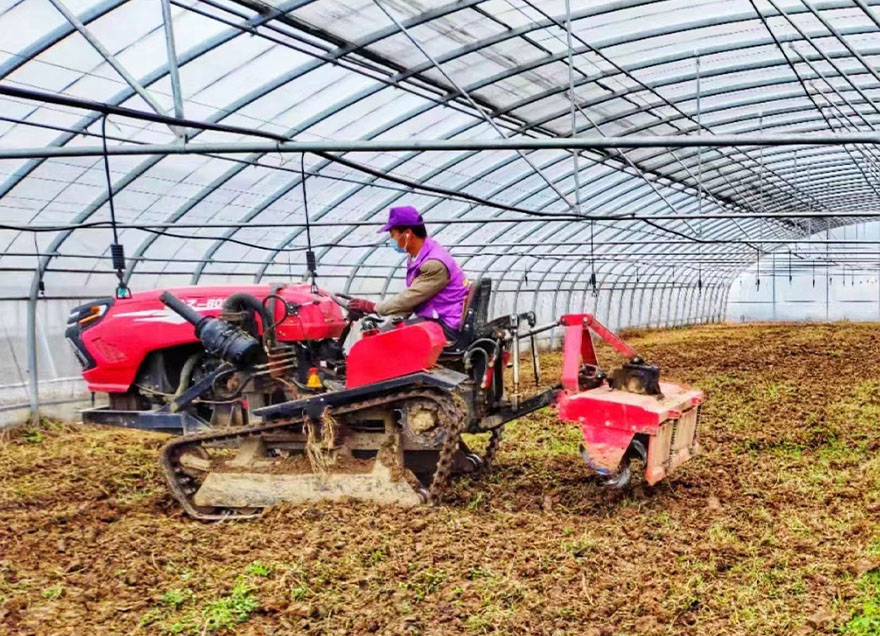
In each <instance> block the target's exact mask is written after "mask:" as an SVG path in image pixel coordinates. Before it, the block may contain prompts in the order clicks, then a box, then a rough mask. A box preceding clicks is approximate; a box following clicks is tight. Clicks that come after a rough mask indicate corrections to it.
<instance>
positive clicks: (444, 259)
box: [406, 237, 469, 329]
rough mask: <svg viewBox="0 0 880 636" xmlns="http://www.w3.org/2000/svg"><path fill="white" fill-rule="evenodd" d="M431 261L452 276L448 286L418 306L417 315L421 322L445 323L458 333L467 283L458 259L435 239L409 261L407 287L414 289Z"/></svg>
mask: <svg viewBox="0 0 880 636" xmlns="http://www.w3.org/2000/svg"><path fill="white" fill-rule="evenodd" d="M430 259H433V260H437V261H440V262H441V263H443V265H444V266H445V267H446V271H447V272H449V283H448V284H447V285H446V287H444V288H443V289H442V290H440V292H439V293H437V294H436V295H435V296H433V297H432V298H429V299H428V300H426V301H425V302H423V303H421V304H420V305H416V308H415V310H414V313H415V314H416V315H417V316H421V317H422V318H433V319H435V320H438V319H439V320H442V321H443V322H444V323H445V324H446V326H448V327H451V328H452V329H458V328H459V326H460V324H461V311H462V309H463V308H464V301H465V299H467V295H468V291H469V285H468V281H467V278H466V277H465V275H464V272H463V271H461V268H460V267H459V266H458V263H456V262H455V259H454V258H452V256H450V255H449V252H447V251H446V250H445V249H443V246H441V245H440V244H439V243H438V242H437V241H435V240H434V239H432V238H430V237H429V238H426V239H425V244H424V245H423V246H422V249H421V251H419V255H418V256H416V257H415V258H414V259H413V260H411V261H407V264H406V286H407V287H409V286H410V285H412V282H413V280H415V278H416V276H418V275H419V273H420V272H421V271H422V263H424V262H425V261H427V260H430Z"/></svg>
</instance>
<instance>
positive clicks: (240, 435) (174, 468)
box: [159, 389, 467, 521]
mask: <svg viewBox="0 0 880 636" xmlns="http://www.w3.org/2000/svg"><path fill="white" fill-rule="evenodd" d="M413 398H419V399H429V400H432V401H434V402H435V403H437V404H439V405H440V406H441V408H442V410H443V416H442V417H441V422H440V424H441V426H443V427H444V428H445V429H446V431H447V435H446V439H445V440H444V442H443V445H442V447H441V449H440V455H439V457H438V459H437V469H436V471H435V472H434V478H433V479H432V481H431V486H430V488H429V493H430V497H431V501H432V502H436V501H438V500H439V499H440V497H442V495H443V492H444V491H445V489H446V488H447V487H448V485H449V481H450V478H451V469H452V463H453V461H452V460H453V459H454V456H455V452H456V451H457V450H458V445H459V441H460V439H461V433H462V431H463V430H464V427H465V424H466V420H467V409H466V406H465V403H464V400H462V399H461V397H460V396H458V395H456V394H454V393H447V392H444V391H438V390H431V389H419V390H412V391H403V392H400V393H393V394H391V395H386V396H383V397H379V398H373V399H370V400H361V401H359V402H353V403H351V404H348V405H345V406H340V407H337V408H335V409H333V410H332V411H331V413H332V415H334V416H337V415H345V414H347V413H354V412H356V411H360V410H365V409H372V408H376V407H377V406H386V405H389V404H393V403H395V402H405V401H407V400H411V399H413ZM305 419H306V418H296V419H288V420H285V421H283V422H272V423H270V424H262V425H259V426H248V427H245V428H237V429H233V430H229V431H224V432H219V433H218V432H215V431H209V432H206V433H194V434H192V435H184V436H181V437H178V438H176V439H173V440H171V441H170V442H168V443H167V444H166V445H165V446H164V447H163V448H162V452H161V455H160V458H159V465H160V467H161V469H162V473H163V474H164V476H165V481H166V482H167V484H168V489H169V490H170V491H171V494H172V496H173V497H174V498H175V499H176V500H177V501H178V502H179V503H180V505H181V506H182V507H183V509H184V511H185V512H186V513H187V514H188V515H189V516H190V517H192V518H194V519H198V520H200V521H226V520H246V519H254V518H256V517H259V516H260V515H261V514H262V512H257V513H249V514H245V513H241V512H238V510H237V509H236V508H227V509H225V510H223V511H222V512H220V513H203V512H200V511H199V510H198V509H197V508H196V506H195V505H194V504H193V502H192V500H191V498H190V495H189V494H188V493H187V492H186V487H187V486H188V485H189V484H188V482H190V481H193V478H191V477H189V476H188V475H186V473H184V472H183V470H182V469H181V467H180V464H179V463H178V461H177V458H179V457H180V456H181V455H183V453H184V452H186V450H188V448H190V447H200V446H202V445H203V444H206V443H217V442H224V443H226V446H225V447H228V443H229V442H230V441H236V442H238V443H239V444H240V443H241V442H242V441H243V440H245V439H247V438H250V437H256V436H259V435H262V434H264V433H272V432H277V431H283V430H284V429H287V428H292V427H295V426H300V427H301V426H302V424H303V422H304V421H305Z"/></svg>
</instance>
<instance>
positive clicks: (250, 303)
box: [223, 292, 275, 333]
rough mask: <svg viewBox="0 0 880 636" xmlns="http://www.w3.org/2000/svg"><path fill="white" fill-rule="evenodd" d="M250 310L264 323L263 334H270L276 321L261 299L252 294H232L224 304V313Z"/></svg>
mask: <svg viewBox="0 0 880 636" xmlns="http://www.w3.org/2000/svg"><path fill="white" fill-rule="evenodd" d="M244 310H248V311H251V312H253V313H255V314H259V316H260V318H261V319H262V321H263V332H264V333H266V332H268V331H269V330H270V329H271V328H272V327H274V324H273V323H274V322H275V321H274V320H273V319H272V316H270V315H269V310H268V309H266V307H265V306H264V305H263V303H262V302H261V301H260V299H259V298H257V297H256V296H251V295H250V294H246V293H244V292H239V293H237V294H232V296H230V297H229V298H227V299H226V301H225V302H224V303H223V312H224V313H227V312H229V313H232V312H239V311H244Z"/></svg>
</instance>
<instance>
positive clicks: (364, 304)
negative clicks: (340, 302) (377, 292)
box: [348, 298, 376, 314]
mask: <svg viewBox="0 0 880 636" xmlns="http://www.w3.org/2000/svg"><path fill="white" fill-rule="evenodd" d="M348 310H349V311H357V312H360V313H363V314H375V313H376V303H374V302H373V301H372V300H367V299H366V298H352V299H351V300H350V301H348Z"/></svg>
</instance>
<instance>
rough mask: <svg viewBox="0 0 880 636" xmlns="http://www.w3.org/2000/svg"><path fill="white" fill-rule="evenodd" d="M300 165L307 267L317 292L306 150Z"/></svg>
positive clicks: (316, 267) (300, 158) (313, 289)
mask: <svg viewBox="0 0 880 636" xmlns="http://www.w3.org/2000/svg"><path fill="white" fill-rule="evenodd" d="M299 165H300V171H301V172H300V180H301V182H302V193H303V211H304V212H305V216H306V244H307V245H308V249H307V250H306V268H307V269H308V270H309V274H311V277H312V293H313V294H317V293H318V280H317V279H318V264H317V262H316V261H315V253H314V252H313V251H312V226H311V224H310V223H309V198H308V196H307V194H306V153H304V152H303V153H300V156H299Z"/></svg>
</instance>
